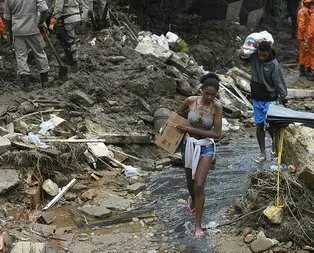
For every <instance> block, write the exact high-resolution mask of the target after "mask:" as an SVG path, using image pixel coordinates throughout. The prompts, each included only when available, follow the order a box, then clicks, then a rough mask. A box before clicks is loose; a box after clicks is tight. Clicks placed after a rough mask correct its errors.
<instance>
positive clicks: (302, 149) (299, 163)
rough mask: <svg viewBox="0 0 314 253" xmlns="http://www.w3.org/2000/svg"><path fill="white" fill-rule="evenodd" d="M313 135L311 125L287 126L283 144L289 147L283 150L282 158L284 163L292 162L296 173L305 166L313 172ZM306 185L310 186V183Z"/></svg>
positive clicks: (313, 130) (313, 131)
mask: <svg viewBox="0 0 314 253" xmlns="http://www.w3.org/2000/svg"><path fill="white" fill-rule="evenodd" d="M313 136H314V129H313V128H311V127H306V126H301V125H298V124H290V125H289V126H288V127H287V131H286V137H285V140H284V146H285V147H289V148H287V149H286V151H285V152H283V157H282V159H283V160H284V161H285V163H286V164H294V165H295V166H296V168H297V172H298V173H300V172H302V171H303V169H305V168H308V170H309V171H312V173H314V145H313ZM308 185H309V186H311V184H308ZM313 185H314V184H313V181H312V186H313ZM313 189H314V186H313Z"/></svg>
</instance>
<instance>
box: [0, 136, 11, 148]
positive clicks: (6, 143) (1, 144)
mask: <svg viewBox="0 0 314 253" xmlns="http://www.w3.org/2000/svg"><path fill="white" fill-rule="evenodd" d="M10 146H11V141H10V140H9V139H7V138H4V137H1V136H0V152H3V151H6V150H7V149H8V148H9V147H10Z"/></svg>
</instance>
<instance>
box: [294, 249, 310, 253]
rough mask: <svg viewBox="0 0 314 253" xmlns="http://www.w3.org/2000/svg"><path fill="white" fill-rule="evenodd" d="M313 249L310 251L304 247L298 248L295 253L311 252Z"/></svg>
mask: <svg viewBox="0 0 314 253" xmlns="http://www.w3.org/2000/svg"><path fill="white" fill-rule="evenodd" d="M311 252H313V251H310V250H304V249H299V250H297V251H296V253H311Z"/></svg>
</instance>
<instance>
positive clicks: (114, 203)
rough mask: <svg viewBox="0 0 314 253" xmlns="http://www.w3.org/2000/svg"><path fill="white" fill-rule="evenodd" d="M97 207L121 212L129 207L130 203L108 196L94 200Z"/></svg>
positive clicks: (120, 198) (114, 196)
mask: <svg viewBox="0 0 314 253" xmlns="http://www.w3.org/2000/svg"><path fill="white" fill-rule="evenodd" d="M94 201H95V203H97V204H98V205H101V206H104V207H106V208H108V209H111V210H119V211H123V210H126V209H127V208H129V207H130V205H131V201H130V200H128V199H124V198H122V197H119V196H117V195H108V196H106V197H98V198H96V199H95V200H94Z"/></svg>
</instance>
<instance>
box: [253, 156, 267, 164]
mask: <svg viewBox="0 0 314 253" xmlns="http://www.w3.org/2000/svg"><path fill="white" fill-rule="evenodd" d="M265 160H266V157H265V156H259V157H257V158H256V159H255V160H254V161H255V162H257V163H262V162H264V161H265Z"/></svg>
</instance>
